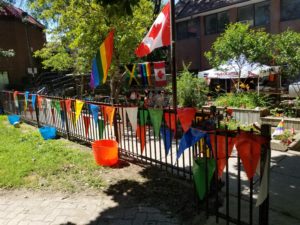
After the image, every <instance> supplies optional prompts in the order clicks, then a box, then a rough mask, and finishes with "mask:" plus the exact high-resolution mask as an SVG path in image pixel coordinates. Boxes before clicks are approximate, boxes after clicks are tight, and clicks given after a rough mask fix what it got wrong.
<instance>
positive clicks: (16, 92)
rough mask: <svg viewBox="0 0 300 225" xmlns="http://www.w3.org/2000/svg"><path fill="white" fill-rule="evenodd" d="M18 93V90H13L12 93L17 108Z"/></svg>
mask: <svg viewBox="0 0 300 225" xmlns="http://www.w3.org/2000/svg"><path fill="white" fill-rule="evenodd" d="M18 93H19V92H18V91H14V94H13V96H14V102H15V106H16V107H17V108H19V101H18Z"/></svg>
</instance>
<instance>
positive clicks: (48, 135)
mask: <svg viewBox="0 0 300 225" xmlns="http://www.w3.org/2000/svg"><path fill="white" fill-rule="evenodd" d="M39 131H40V133H41V135H42V137H43V138H44V140H48V139H54V138H56V128H55V127H41V128H39Z"/></svg>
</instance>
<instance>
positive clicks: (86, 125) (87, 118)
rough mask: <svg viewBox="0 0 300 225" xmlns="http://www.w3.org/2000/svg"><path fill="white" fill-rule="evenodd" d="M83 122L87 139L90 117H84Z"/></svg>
mask: <svg viewBox="0 0 300 225" xmlns="http://www.w3.org/2000/svg"><path fill="white" fill-rule="evenodd" d="M83 122H84V128H85V136H86V137H87V136H88V135H89V127H90V123H91V121H90V117H89V116H85V115H84V116H83Z"/></svg>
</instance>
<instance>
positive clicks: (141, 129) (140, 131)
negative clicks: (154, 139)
mask: <svg viewBox="0 0 300 225" xmlns="http://www.w3.org/2000/svg"><path fill="white" fill-rule="evenodd" d="M136 136H137V138H138V139H140V142H141V150H142V153H143V152H144V148H145V144H146V126H142V125H138V127H137V129H136Z"/></svg>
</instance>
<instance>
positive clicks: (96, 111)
mask: <svg viewBox="0 0 300 225" xmlns="http://www.w3.org/2000/svg"><path fill="white" fill-rule="evenodd" d="M90 109H91V112H92V115H93V118H94V121H95V123H98V117H99V109H100V107H99V106H98V105H94V104H90Z"/></svg>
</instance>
